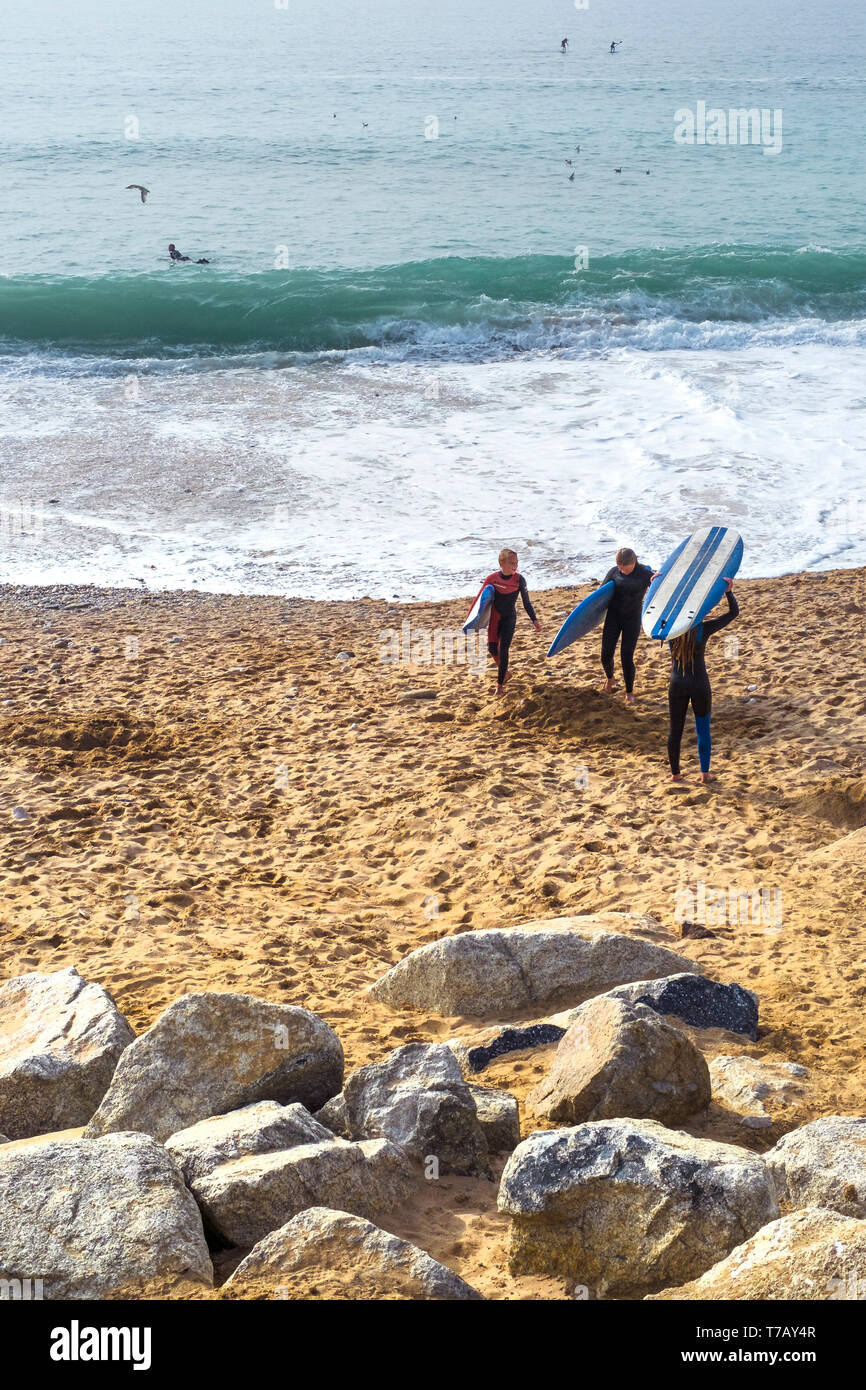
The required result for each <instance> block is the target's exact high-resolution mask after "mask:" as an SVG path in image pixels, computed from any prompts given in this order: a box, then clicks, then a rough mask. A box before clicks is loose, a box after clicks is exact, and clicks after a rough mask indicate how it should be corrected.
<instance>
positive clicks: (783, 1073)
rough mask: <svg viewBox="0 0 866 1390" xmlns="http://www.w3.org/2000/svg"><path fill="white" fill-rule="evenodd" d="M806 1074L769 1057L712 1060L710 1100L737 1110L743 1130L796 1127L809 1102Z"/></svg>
mask: <svg viewBox="0 0 866 1390" xmlns="http://www.w3.org/2000/svg"><path fill="white" fill-rule="evenodd" d="M808 1077H809V1073H808V1071H807V1070H806V1068H805V1067H801V1066H799V1065H798V1063H796V1062H782V1061H779V1060H777V1059H775V1058H770V1057H762V1058H760V1059H759V1058H757V1057H727V1056H720V1057H714V1058H713V1060H712V1062H711V1063H710V1079H711V1081H712V1086H713V1099H714V1100H717V1101H724V1103H725V1105H726V1106H728V1107H729V1108H730V1109H732V1110H735V1111H738V1112H739V1115H740V1123H741V1124H742V1125H744V1126H745V1128H746V1129H769V1128H770V1126H771V1125H773V1124H775V1123H780V1124H787V1125H791V1124H796V1122H797V1119H798V1117H799V1115H800V1114H801V1113H802V1107H803V1106H804V1105H806V1104H807V1102H808V1095H809V1087H808Z"/></svg>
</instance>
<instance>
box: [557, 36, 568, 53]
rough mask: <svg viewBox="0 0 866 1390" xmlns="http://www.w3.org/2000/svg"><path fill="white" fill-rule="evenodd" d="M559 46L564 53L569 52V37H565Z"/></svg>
mask: <svg viewBox="0 0 866 1390" xmlns="http://www.w3.org/2000/svg"><path fill="white" fill-rule="evenodd" d="M559 46H560V48H561V49H562V51H563V53H567V52H568V39H563V40H562V43H561V44H560V45H559Z"/></svg>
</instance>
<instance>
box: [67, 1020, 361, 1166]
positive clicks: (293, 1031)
mask: <svg viewBox="0 0 866 1390" xmlns="http://www.w3.org/2000/svg"><path fill="white" fill-rule="evenodd" d="M342 1079H343V1049H342V1047H341V1046H340V1040H339V1038H338V1037H337V1035H336V1033H335V1032H334V1031H333V1029H331V1028H329V1027H328V1025H327V1023H325V1022H323V1020H322V1019H320V1018H317V1017H316V1015H315V1014H312V1013H309V1012H308V1010H306V1009H299V1008H294V1007H292V1006H291V1005H288V1004H270V1003H267V1002H266V1001H265V1000H263V999H256V998H254V997H253V996H252V995H249V994H217V993H207V994H185V995H183V996H182V997H181V998H180V999H177V1000H175V1002H174V1003H173V1004H172V1005H170V1007H169V1008H168V1009H166V1011H165V1013H164V1014H162V1015H161V1016H160V1018H158V1019H157V1021H156V1023H154V1025H153V1027H152V1028H149V1029H148V1031H147V1032H146V1033H142V1034H141V1036H140V1037H138V1038H136V1040H135V1042H134V1043H132V1045H131V1046H130V1047H128V1048H127V1049H126V1051H125V1052H124V1053H123V1056H122V1058H121V1061H120V1063H119V1065H118V1067H117V1070H116V1072H115V1074H114V1077H113V1079H112V1082H111V1086H110V1087H109V1089H108V1092H107V1094H106V1096H105V1099H104V1100H103V1102H102V1104H101V1105H100V1107H99V1109H98V1110H97V1112H96V1114H95V1115H94V1116H93V1119H92V1120H91V1121H90V1123H89V1124H88V1126H87V1130H86V1133H87V1135H88V1136H89V1137H92V1136H95V1135H98V1134H106V1133H109V1132H111V1131H114V1130H122V1129H132V1130H142V1131H144V1132H145V1133H147V1134H152V1135H153V1136H154V1137H155V1138H157V1139H167V1138H168V1137H169V1135H171V1134H175V1133H177V1131H178V1130H180V1129H185V1128H188V1127H189V1126H190V1125H193V1124H196V1123H197V1122H198V1121H199V1120H205V1119H209V1118H211V1117H213V1116H214V1115H221V1114H224V1113H225V1112H226V1111H228V1110H235V1109H238V1108H239V1107H241V1106H244V1105H250V1104H252V1103H253V1102H254V1101H258V1100H276V1101H280V1102H281V1103H282V1104H288V1103H289V1102H291V1101H299V1102H300V1103H301V1104H302V1105H305V1106H306V1107H307V1109H309V1110H317V1109H319V1108H320V1106H322V1105H324V1103H325V1101H326V1100H328V1099H329V1098H330V1097H331V1096H332V1095H335V1094H336V1093H337V1092H338V1091H339V1089H340V1086H341V1084H342Z"/></svg>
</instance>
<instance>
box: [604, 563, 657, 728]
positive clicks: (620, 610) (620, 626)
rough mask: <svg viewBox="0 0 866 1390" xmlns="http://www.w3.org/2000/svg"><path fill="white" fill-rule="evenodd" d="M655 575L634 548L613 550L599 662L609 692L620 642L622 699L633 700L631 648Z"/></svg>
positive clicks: (632, 653) (612, 688)
mask: <svg viewBox="0 0 866 1390" xmlns="http://www.w3.org/2000/svg"><path fill="white" fill-rule="evenodd" d="M654 577H655V574H654V571H653V570H651V569H650V567H649V565H639V564H638V562H637V556H636V555H635V553H634V551H633V550H629V549H628V547H624V548H623V549H622V550H618V551H617V552H616V564H615V565H614V567H613V569H610V570H608V572H607V574H606V575H605V576H604V580H603V583H605V584H607V583H609V581H610V580H611V579H612V580H613V583H614V591H613V598H612V599H611V601H610V606H609V607H608V610H607V615H606V617H605V620H604V627H603V628H602V630H601V664H602V666H603V667H604V674H605V675H606V676H607V680H606V681H605V683H604V685H603V687H602V689H603V690H604V692H605V694H606V695H610V694H611V692H612V691H613V690H615V689H616V685H615V684H614V679H613V657H614V652H615V651H616V644H617V642H618V641H620V638H621V639H622V640H621V642H620V649H619V659H620V662H621V663H622V674H623V679H624V680H625V698H626V700H627V701H628V703H629V704H631V703H632V702H633V700H634V674H635V671H634V649H635V647H636V646H637V639H638V637H639V636H640V615H641V607H642V605H643V596H644V594H645V593H646V591H647V589H648V588H649V586H650V582H651V580H652V579H653V578H654Z"/></svg>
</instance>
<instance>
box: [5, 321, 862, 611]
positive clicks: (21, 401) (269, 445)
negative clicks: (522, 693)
mask: <svg viewBox="0 0 866 1390" xmlns="http://www.w3.org/2000/svg"><path fill="white" fill-rule="evenodd" d="M132 379H133V380H134V381H135V383H136V384H135V386H134V388H133V387H131V386H130V384H129V381H128V380H127V381H124V380H123V379H119V378H118V377H117V375H116V374H114V375H105V376H100V375H92V374H91V375H90V376H88V377H85V378H80V379H73V378H64V377H60V378H58V377H56V376H53V375H52V376H49V375H40V373H39V372H38V371H35V372H32V373H31V374H30V375H29V376H26V377H25V376H20V375H19V376H16V377H4V378H3V379H2V383H0V406H2V413H0V419H2V424H0V456H2V460H3V464H2V476H0V503H3V504H4V505H5V507H6V512H5V517H6V520H5V522H4V520H3V518H2V517H0V564H2V573H3V575H4V577H5V578H6V579H7V580H8V581H11V582H20V583H24V582H27V583H33V582H39V583H51V582H70V581H77V582H90V583H100V584H106V585H128V584H129V583H130V582H132V581H134V580H135V579H136V578H142V579H144V580H145V581H146V582H147V583H148V584H149V585H150V586H151V587H166V588H177V587H180V588H193V587H195V588H199V589H203V590H214V591H223V592H269V593H286V594H298V595H306V596H310V597H353V596H360V595H363V594H370V595H378V596H385V597H392V596H393V597H400V598H411V597H415V598H436V597H442V596H447V595H452V594H458V593H468V592H470V591H472V589H473V586H474V585H475V584H476V583H477V580H478V578H479V577H480V576H482V575H483V574H484V573H486V572H487V571H488V570H489V569H491V568H492V567H493V565H494V563H495V556H496V554H497V552H498V550H499V548H500V546H501V545H502V544H504V543H509V544H512V545H514V546H515V548H517V549H518V550H519V551H520V555H521V566H522V568H523V569H524V570H525V571H526V573H527V575H528V577H529V579H530V582H531V583H532V584H533V585H534V586H536V587H542V586H544V585H552V584H558V583H567V582H570V581H578V580H587V579H591V578H594V577H598V576H600V575H601V574H602V573H603V572H604V570H605V569H606V568H607V567H608V566H609V564H610V563H611V557H612V554H613V551H614V550H615V549H616V548H617V546H618V545H620V544H622V543H625V542H628V543H630V544H632V545H634V546H635V548H636V549H637V550H638V552H639V554H640V555H641V556H642V557H644V558H646V559H647V560H651V561H654V562H659V561H660V560H661V559H663V557H664V556H665V554H667V552H668V551H669V550H670V549H671V548H672V546H673V545H674V544H675V543H676V542H677V540H679V539H680V538H681V537H682V536H684V535H685V534H687V533H688V532H689V531H690V530H692V529H694V527H695V526H697V525H699V524H701V523H703V522H705V521H708V520H719V521H723V522H727V523H729V524H731V525H734V526H736V527H737V528H738V529H739V530H740V531H741V532H742V533H743V536H744V538H745V542H746V550H745V559H744V562H743V568H742V573H743V574H744V575H772V574H780V573H783V572H790V571H794V570H799V569H806V568H810V567H816V568H829V567H837V566H854V565H858V564H864V563H866V469H864V459H866V388H864V386H863V382H864V381H866V348H864V347H851V346H848V347H844V348H843V347H839V348H834V347H828V346H827V345H826V344H821V345H816V344H808V343H807V344H802V343H801V344H800V345H798V346H791V345H787V346H785V347H779V346H769V345H763V346H755V345H754V344H753V345H751V346H750V347H748V348H746V349H741V350H737V349H733V350H730V349H729V350H727V351H724V352H722V351H709V350H698V351H695V350H687V351H657V352H654V353H652V354H647V353H643V352H634V351H631V350H628V349H619V350H616V351H613V352H609V353H607V354H604V355H602V356H598V357H589V358H583V359H581V360H551V359H550V358H544V359H540V358H528V359H527V358H522V359H519V360H515V361H512V362H499V363H477V364H473V363H454V362H448V363H442V364H440V365H436V364H427V365H426V366H424V367H421V366H416V365H412V364H409V363H399V364H391V365H386V366H382V365H372V364H366V365H365V364H364V363H363V362H358V361H353V362H350V363H345V364H343V365H335V366H325V365H324V364H322V363H319V364H318V365H313V366H307V367H299V366H295V367H290V368H287V369H283V370H280V369H262V368H261V367H258V368H257V369H256V370H251V369H248V368H241V367H237V368H233V369H229V370H214V371H210V372H207V373H202V374H180V373H176V372H175V373H171V374H167V373H163V372H159V371H157V372H155V373H149V372H147V371H146V370H144V371H142V374H141V375H140V376H138V377H133V378H132ZM130 392H134V394H132V395H131V394H130ZM51 499H56V501H53V500H51ZM34 505H35V506H38V507H39V508H41V516H42V519H43V524H42V526H41V528H40V532H39V534H38V535H36V534H32V535H28V534H24V532H23V528H20V527H19V528H18V532H19V533H18V534H16V528H15V526H14V524H11V523H10V517H12V518H14V514H15V508H16V507H25V506H29V507H30V508H31V510H32V507H33V506H34Z"/></svg>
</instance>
